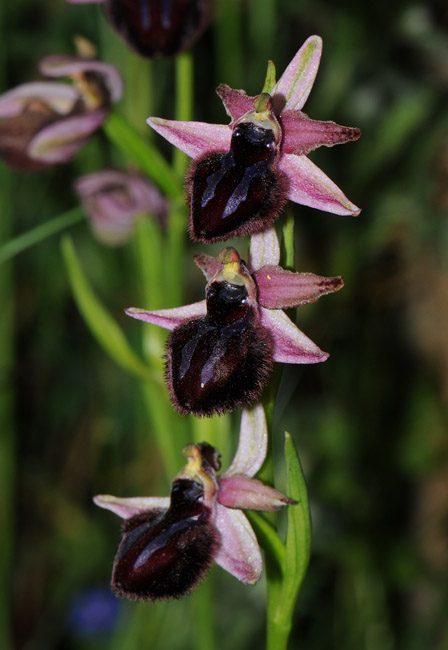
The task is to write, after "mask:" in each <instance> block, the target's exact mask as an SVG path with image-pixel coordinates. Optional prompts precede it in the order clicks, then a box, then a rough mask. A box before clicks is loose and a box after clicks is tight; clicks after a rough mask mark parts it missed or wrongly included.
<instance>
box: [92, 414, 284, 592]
mask: <svg viewBox="0 0 448 650" xmlns="http://www.w3.org/2000/svg"><path fill="white" fill-rule="evenodd" d="M267 439H268V435H267V428H266V419H265V415H264V411H263V407H262V406H261V405H260V404H258V405H257V406H256V407H255V408H253V409H251V410H244V411H243V413H242V417H241V429H240V437H239V444H238V450H237V453H236V455H235V458H234V460H233V462H232V464H231V465H230V467H229V468H228V469H227V470H226V471H225V472H223V473H222V474H221V475H219V476H218V475H217V472H218V471H219V469H220V467H221V463H220V456H219V452H218V451H217V450H216V449H215V448H214V447H211V446H210V445H208V444H207V443H201V444H199V445H192V444H191V445H187V446H186V447H185V448H184V450H183V455H184V457H185V458H186V459H187V465H186V466H185V467H184V468H183V469H182V470H181V471H180V472H179V474H178V475H177V476H176V478H175V479H174V481H173V482H172V484H171V493H170V496H169V497H131V498H127V499H126V498H125V499H120V498H118V497H114V496H110V495H100V496H96V497H95V499H94V501H95V503H96V504H97V505H98V506H100V507H101V508H106V509H108V510H111V511H112V512H114V513H115V514H117V515H118V516H119V517H123V519H124V523H123V528H122V537H121V542H120V546H119V548H118V551H117V555H116V556H115V562H114V568H113V573H112V589H113V590H114V591H115V593H116V594H117V595H118V596H125V597H127V598H131V599H133V600H135V599H139V600H151V601H152V600H159V599H167V598H180V597H182V596H186V595H188V594H189V593H191V591H193V590H194V589H195V587H196V586H197V585H198V584H199V582H200V581H201V580H202V579H203V578H204V576H205V574H206V573H207V571H208V570H209V568H210V566H211V565H212V563H213V562H216V564H219V566H221V567H222V568H223V569H225V571H228V572H229V573H230V574H232V575H233V576H235V577H236V578H238V579H239V580H241V581H242V582H243V583H244V584H254V583H255V582H257V581H258V580H259V578H260V576H261V571H262V558H261V553H260V547H259V546H258V542H257V538H256V537H255V534H254V531H253V530H252V527H251V525H250V523H249V521H248V520H247V518H246V516H245V515H244V513H243V512H242V510H260V511H265V512H274V511H276V510H280V509H281V508H284V507H285V506H287V505H293V504H294V501H292V500H291V499H289V498H288V497H285V496H284V495H283V494H281V493H280V492H278V491H277V490H275V489H274V488H272V487H269V486H268V485H265V484H264V483H262V482H261V481H258V480H257V479H254V478H253V476H254V475H255V474H256V472H258V470H259V469H260V468H261V466H262V464H263V461H264V459H265V456H266V450H267Z"/></svg>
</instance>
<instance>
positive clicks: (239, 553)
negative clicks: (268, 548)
mask: <svg viewBox="0 0 448 650" xmlns="http://www.w3.org/2000/svg"><path fill="white" fill-rule="evenodd" d="M215 524H216V527H217V528H218V530H219V532H220V533H221V547H220V549H219V551H218V555H217V557H216V558H215V562H216V564H219V566H220V567H222V568H223V569H224V570H225V571H228V572H229V573H231V574H232V575H233V576H235V578H238V580H241V582H244V584H255V583H256V582H257V581H258V580H259V579H260V576H261V570H262V567H263V561H262V559H261V553H260V547H259V546H258V542H257V538H256V537H255V533H254V531H253V530H252V526H251V525H250V523H249V522H248V520H247V517H246V516H245V515H244V514H243V513H242V512H241V510H229V509H227V508H225V507H224V506H221V505H220V504H219V503H218V504H217V506H216V520H215Z"/></svg>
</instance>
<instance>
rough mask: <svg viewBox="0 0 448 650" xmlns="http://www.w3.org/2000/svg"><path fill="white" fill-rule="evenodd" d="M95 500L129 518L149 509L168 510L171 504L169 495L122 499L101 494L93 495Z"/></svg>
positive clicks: (117, 513) (107, 508) (99, 504)
mask: <svg viewBox="0 0 448 650" xmlns="http://www.w3.org/2000/svg"><path fill="white" fill-rule="evenodd" d="M93 501H94V503H95V504H96V505H97V506H99V507H100V508H105V509H106V510H110V511H111V512H114V513H115V514H116V515H118V516H119V517H122V518H123V519H129V517H133V516H134V515H138V514H140V512H146V511H148V510H167V509H168V508H169V505H170V498H169V497H131V498H128V499H120V498H119V497H113V496H111V495H110V494H99V495H98V496H96V497H93Z"/></svg>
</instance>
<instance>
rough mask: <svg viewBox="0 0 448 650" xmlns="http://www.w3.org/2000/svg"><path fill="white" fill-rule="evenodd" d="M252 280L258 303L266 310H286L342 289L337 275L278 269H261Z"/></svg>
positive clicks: (270, 267) (278, 267) (267, 267)
mask: <svg viewBox="0 0 448 650" xmlns="http://www.w3.org/2000/svg"><path fill="white" fill-rule="evenodd" d="M253 278H254V280H255V282H256V284H257V287H258V302H259V304H260V305H261V306H262V307H266V308H267V309H287V308H289V307H298V306H299V305H305V304H306V303H308V302H316V300H317V299H318V298H320V296H323V295H325V294H327V293H332V292H333V291H338V289H341V288H342V287H343V286H344V283H343V281H342V278H341V277H340V276H337V277H334V278H324V277H321V276H319V275H314V273H292V272H291V271H286V270H285V269H282V268H281V267H280V266H264V267H263V268H262V269H260V270H259V271H256V272H255V273H254V275H253Z"/></svg>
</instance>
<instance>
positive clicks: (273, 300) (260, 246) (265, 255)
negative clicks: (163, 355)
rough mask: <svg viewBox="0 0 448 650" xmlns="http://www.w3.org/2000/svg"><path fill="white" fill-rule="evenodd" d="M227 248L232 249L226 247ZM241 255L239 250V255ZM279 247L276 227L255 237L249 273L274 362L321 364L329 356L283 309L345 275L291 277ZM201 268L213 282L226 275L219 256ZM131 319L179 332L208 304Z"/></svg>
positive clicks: (205, 258) (203, 259)
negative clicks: (284, 266) (271, 344)
mask: <svg viewBox="0 0 448 650" xmlns="http://www.w3.org/2000/svg"><path fill="white" fill-rule="evenodd" d="M225 250H228V249H225ZM235 253H236V251H235ZM279 257H280V247H279V243H278V238H277V235H276V233H275V229H274V228H271V229H270V230H266V231H264V232H262V233H259V234H257V235H255V236H253V237H251V243H250V250H249V267H248V269H249V271H250V272H251V278H252V282H253V286H254V287H255V289H256V292H255V294H254V296H255V300H256V302H257V305H258V310H259V314H260V325H261V326H262V327H263V328H265V329H266V330H267V331H268V332H269V335H270V337H271V340H272V341H273V346H274V347H273V354H272V358H273V360H274V361H277V362H281V363H300V364H301V363H319V362H322V361H325V360H326V359H327V358H328V354H327V353H325V352H322V350H320V349H319V348H318V347H317V346H316V345H315V344H314V343H313V342H312V341H311V340H310V339H309V338H308V337H307V336H305V334H303V332H301V331H300V330H299V329H298V327H297V326H296V325H295V324H294V323H293V322H292V321H291V320H290V319H289V318H288V316H287V315H286V314H285V313H284V312H283V311H282V308H286V307H291V306H297V305H302V304H305V303H308V302H315V301H316V300H317V299H318V298H319V297H320V296H322V295H325V294H327V293H331V292H333V291H337V290H339V289H340V288H341V287H342V286H343V282H342V279H341V278H340V277H334V278H323V277H320V276H316V275H314V274H311V273H292V272H290V271H286V270H284V269H282V268H281V267H279V266H278V262H279ZM195 262H196V264H197V265H198V266H199V267H200V268H201V270H202V271H203V273H204V275H205V277H206V278H207V280H208V281H209V282H210V281H212V279H213V277H215V276H216V275H217V274H219V273H220V272H222V268H223V264H222V262H221V261H220V259H219V258H215V257H211V256H210V255H205V254H203V253H201V254H199V255H196V256H195ZM126 313H127V314H128V316H131V317H133V318H136V319H138V320H142V321H144V322H147V323H152V324H155V325H159V326H160V327H164V328H166V329H169V330H174V329H175V328H176V327H179V326H181V325H183V324H184V323H187V322H189V321H191V320H192V319H193V320H194V319H197V318H201V317H204V316H205V315H206V313H207V309H206V302H205V301H204V300H203V301H201V302H197V303H194V304H192V305H185V306H184V307H176V308H174V309H160V310H155V311H147V310H144V309H137V308H131V309H127V310H126Z"/></svg>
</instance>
